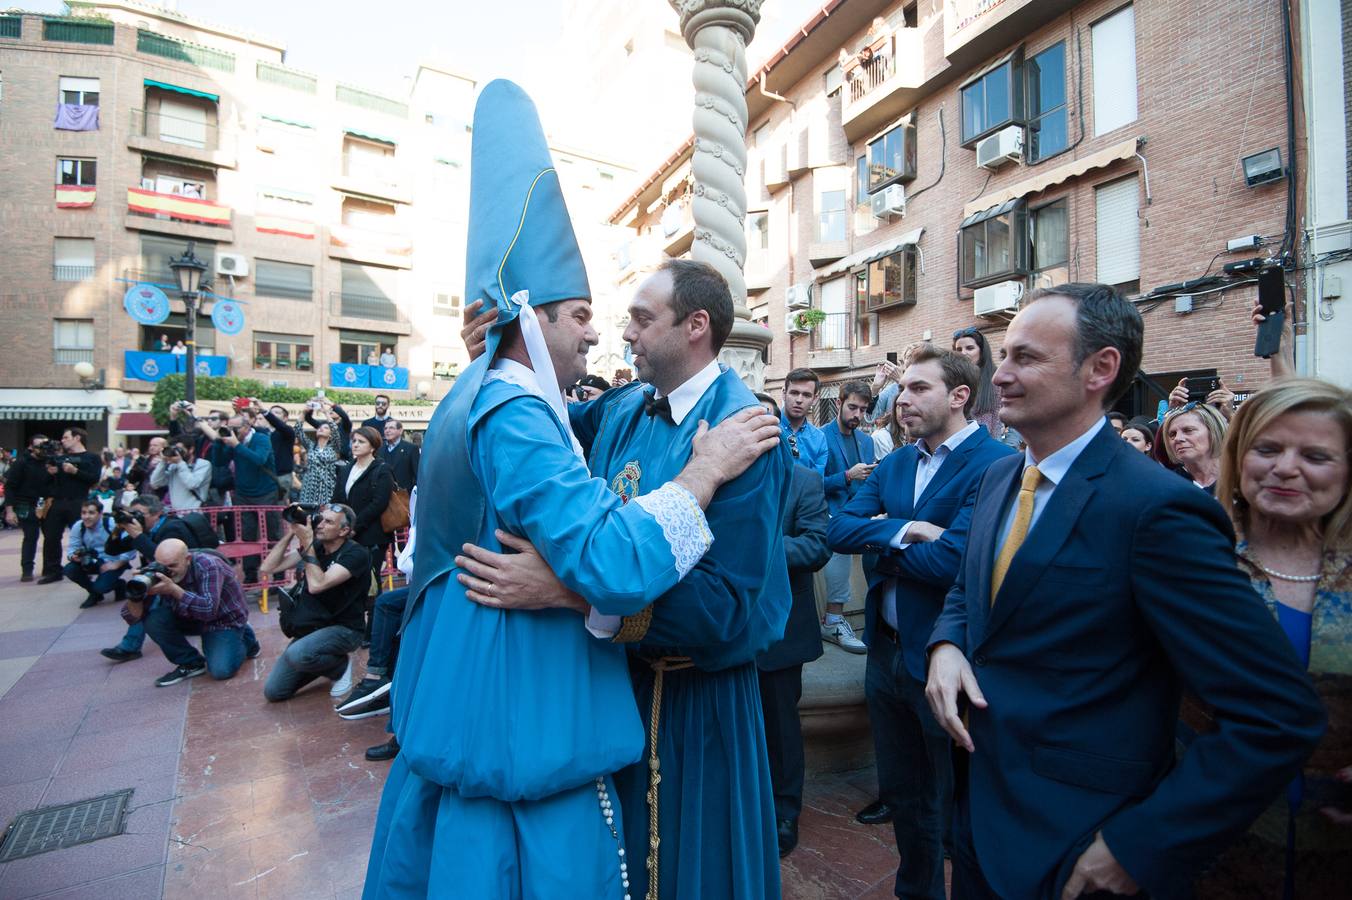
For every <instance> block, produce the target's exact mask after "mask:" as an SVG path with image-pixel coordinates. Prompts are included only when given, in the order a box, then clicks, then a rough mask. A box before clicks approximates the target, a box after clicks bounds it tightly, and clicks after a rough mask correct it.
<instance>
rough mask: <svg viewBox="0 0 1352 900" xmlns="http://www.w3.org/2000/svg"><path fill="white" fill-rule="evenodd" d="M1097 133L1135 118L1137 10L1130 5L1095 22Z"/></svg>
mask: <svg viewBox="0 0 1352 900" xmlns="http://www.w3.org/2000/svg"><path fill="white" fill-rule="evenodd" d="M1091 40H1092V43H1093V47H1094V67H1093V78H1094V136H1095V137H1097V136H1098V135H1100V134H1107V133H1108V132H1110V131H1112V130H1113V129H1115V128H1121V127H1122V126H1123V125H1127V124H1129V123H1131V122H1135V121H1136V13H1135V11H1134V10H1133V8H1132V7H1130V6H1127V7H1124V8H1122V9H1121V10H1119V11H1118V12H1115V13H1113V14H1112V15H1111V16H1109V17H1108V18H1106V19H1104V20H1103V21H1101V22H1098V23H1097V24H1095V25H1094V27H1093V30H1092V35H1091Z"/></svg>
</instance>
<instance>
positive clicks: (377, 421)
mask: <svg viewBox="0 0 1352 900" xmlns="http://www.w3.org/2000/svg"><path fill="white" fill-rule="evenodd" d="M391 418H393V416H391V415H390V398H389V397H388V396H386V395H385V394H376V414H375V415H374V416H372V417H371V418H369V419H367V420H366V421H364V422H362V423H361V424H362V425H363V426H367V425H369V426H370V427H372V428H374V429H375V430H376V433H377V434H384V433H385V423H386V422H388V421H389V420H390V419H391Z"/></svg>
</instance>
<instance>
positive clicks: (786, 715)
mask: <svg viewBox="0 0 1352 900" xmlns="http://www.w3.org/2000/svg"><path fill="white" fill-rule="evenodd" d="M757 675H758V677H759V678H760V695H761V712H762V714H763V715H764V717H765V746H766V750H767V751H768V753H769V756H770V785H771V787H772V788H773V790H774V792H775V818H776V819H795V820H796V819H797V818H798V814H799V813H801V812H802V811H803V767H804V765H803V726H802V722H801V721H800V720H799V718H798V701H799V700H800V699H801V698H802V696H803V667H802V666H801V665H798V666H789V667H788V668H787V669H776V670H775V671H773V672H767V671H765V670H763V669H762V670H760V671H759V672H758V673H757Z"/></svg>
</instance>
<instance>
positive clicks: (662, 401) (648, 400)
mask: <svg viewBox="0 0 1352 900" xmlns="http://www.w3.org/2000/svg"><path fill="white" fill-rule="evenodd" d="M643 411H644V412H645V413H647V414H648V415H650V416H661V417H662V418H664V419H666V420H667V421H668V422H671V423H672V424H673V425H674V424H675V421H674V420H673V419H672V418H671V400H670V399H668V398H666V397H662V398H655V397H654V396H653V395H652V394H644V395H643Z"/></svg>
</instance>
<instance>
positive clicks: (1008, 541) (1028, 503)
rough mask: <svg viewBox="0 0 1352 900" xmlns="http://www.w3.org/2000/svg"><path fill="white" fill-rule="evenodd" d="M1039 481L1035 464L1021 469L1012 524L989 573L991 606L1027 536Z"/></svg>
mask: <svg viewBox="0 0 1352 900" xmlns="http://www.w3.org/2000/svg"><path fill="white" fill-rule="evenodd" d="M1041 481H1042V473H1041V472H1039V471H1038V470H1037V466H1029V467H1028V468H1026V469H1024V470H1023V484H1021V485H1020V486H1019V496H1018V500H1017V501H1016V502H1017V503H1018V507H1017V509H1016V510H1015V512H1014V525H1013V527H1011V528H1010V529H1009V537H1007V538H1005V545H1004V546H1003V547H1001V548H1000V555H999V556H997V557H996V558H995V571H994V572H992V573H991V605H992V606H994V605H995V595H996V594H999V593H1000V585H1002V584H1004V581H1005V574H1006V573H1007V572H1008V571H1009V564H1010V562H1012V561H1013V559H1014V554H1015V553H1018V552H1019V548H1020V547H1022V546H1023V541H1024V539H1025V538H1026V537H1028V526H1029V525H1031V524H1032V522H1033V493H1034V492H1035V491H1036V490H1037V486H1038V483H1039V482H1041Z"/></svg>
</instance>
